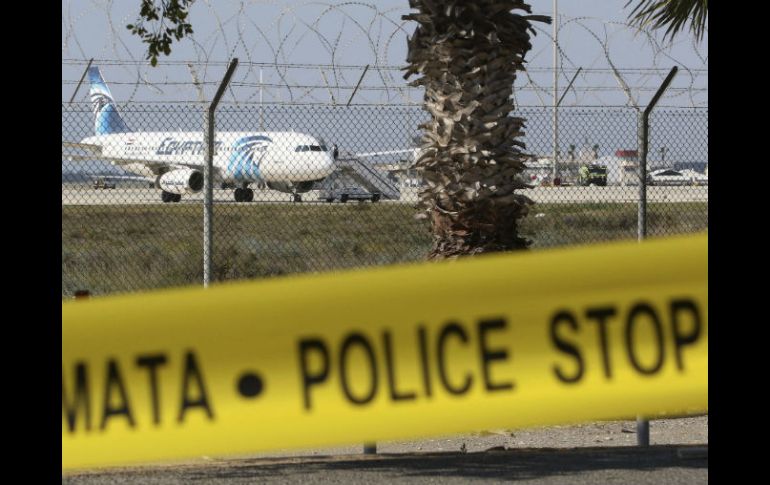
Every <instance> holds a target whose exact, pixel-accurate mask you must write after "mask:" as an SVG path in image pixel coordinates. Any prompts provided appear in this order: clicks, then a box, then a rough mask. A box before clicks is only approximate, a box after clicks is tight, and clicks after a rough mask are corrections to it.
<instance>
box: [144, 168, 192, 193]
mask: <svg viewBox="0 0 770 485" xmlns="http://www.w3.org/2000/svg"><path fill="white" fill-rule="evenodd" d="M156 185H157V187H158V188H160V189H163V190H164V191H166V192H169V193H172V194H179V195H182V194H194V193H196V192H200V191H201V190H202V189H203V173H201V172H199V171H198V170H193V169H190V168H182V169H177V170H171V171H170V172H166V173H164V174H163V175H161V176H160V177H158V181H157V182H156Z"/></svg>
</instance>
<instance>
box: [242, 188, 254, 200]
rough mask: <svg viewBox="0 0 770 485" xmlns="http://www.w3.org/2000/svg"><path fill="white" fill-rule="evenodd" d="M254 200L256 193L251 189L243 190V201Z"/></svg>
mask: <svg viewBox="0 0 770 485" xmlns="http://www.w3.org/2000/svg"><path fill="white" fill-rule="evenodd" d="M252 200H254V191H253V190H251V189H243V201H244V202H251V201H252Z"/></svg>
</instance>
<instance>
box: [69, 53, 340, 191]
mask: <svg viewBox="0 0 770 485" xmlns="http://www.w3.org/2000/svg"><path fill="white" fill-rule="evenodd" d="M88 80H89V82H90V83H91V90H90V97H91V103H92V105H93V111H94V136H90V137H88V138H85V139H83V140H81V141H80V142H63V143H62V145H63V146H65V147H69V148H76V149H80V150H83V151H84V152H86V153H87V154H86V155H74V156H69V157H67V158H68V159H70V160H105V161H108V162H110V163H112V164H113V165H115V166H118V167H120V168H121V169H122V170H124V171H126V172H129V173H132V174H135V175H137V176H140V177H143V178H145V179H146V180H147V181H148V182H152V183H154V186H155V188H157V189H160V191H161V200H162V201H163V202H179V201H180V200H181V199H182V195H183V194H194V193H197V192H200V191H201V190H202V189H203V165H204V155H203V153H204V147H203V133H202V132H179V131H166V132H142V131H132V130H131V129H130V128H129V127H128V124H127V123H126V122H125V121H124V120H123V118H122V117H121V116H120V113H118V109H117V106H116V105H115V102H114V100H113V99H112V94H111V93H110V90H109V88H108V87H107V84H106V83H105V82H104V79H102V75H101V72H100V71H99V68H98V67H90V68H89V69H88ZM213 168H214V173H213V178H214V183H215V185H220V184H227V185H229V186H231V187H233V188H234V189H235V190H234V197H235V201H236V202H251V201H252V200H253V199H254V191H253V190H252V189H251V188H250V187H249V185H251V184H255V185H262V186H267V187H268V188H270V189H273V190H278V191H280V192H286V193H289V194H293V196H294V201H295V202H299V201H301V200H302V199H301V196H300V195H299V194H301V193H304V192H308V191H309V190H312V189H313V187H314V186H315V184H316V183H317V182H320V181H322V180H323V179H325V178H326V177H328V176H329V175H330V174H331V173H332V172H333V171H334V170H335V168H336V167H335V163H334V159H333V158H332V155H331V152H330V151H329V149H328V148H327V147H326V145H325V144H324V143H323V141H321V140H319V139H317V138H315V137H313V136H310V135H306V134H303V133H295V132H274V131H267V132H254V131H237V132H217V133H215V135H214V160H213Z"/></svg>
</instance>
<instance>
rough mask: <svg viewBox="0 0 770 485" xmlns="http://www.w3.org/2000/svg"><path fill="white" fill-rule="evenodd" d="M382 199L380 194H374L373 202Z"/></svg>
mask: <svg viewBox="0 0 770 485" xmlns="http://www.w3.org/2000/svg"><path fill="white" fill-rule="evenodd" d="M379 200H380V194H374V195H373V196H372V203H374V202H377V201H379Z"/></svg>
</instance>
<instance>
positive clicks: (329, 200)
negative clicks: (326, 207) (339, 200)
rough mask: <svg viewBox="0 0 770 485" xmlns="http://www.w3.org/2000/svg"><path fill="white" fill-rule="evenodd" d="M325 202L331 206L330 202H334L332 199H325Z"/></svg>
mask: <svg viewBox="0 0 770 485" xmlns="http://www.w3.org/2000/svg"><path fill="white" fill-rule="evenodd" d="M326 202H328V203H330V204H331V203H332V202H334V199H326Z"/></svg>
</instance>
